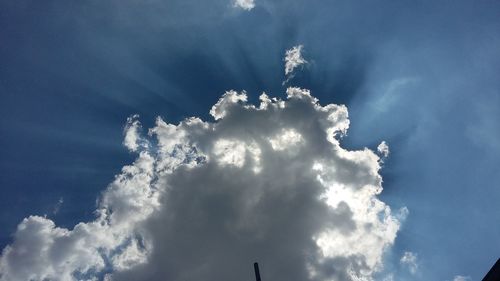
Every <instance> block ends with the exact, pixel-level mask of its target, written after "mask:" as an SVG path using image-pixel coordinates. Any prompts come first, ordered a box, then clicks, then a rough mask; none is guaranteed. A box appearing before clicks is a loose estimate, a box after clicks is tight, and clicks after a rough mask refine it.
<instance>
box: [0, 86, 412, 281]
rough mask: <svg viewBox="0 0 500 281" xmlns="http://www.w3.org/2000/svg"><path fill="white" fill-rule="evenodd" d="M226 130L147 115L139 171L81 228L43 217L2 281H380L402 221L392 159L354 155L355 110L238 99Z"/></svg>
mask: <svg viewBox="0 0 500 281" xmlns="http://www.w3.org/2000/svg"><path fill="white" fill-rule="evenodd" d="M210 113H211V115H212V116H213V117H214V119H215V121H213V122H208V121H207V122H206V121H202V120H201V119H199V118H188V119H186V120H184V121H182V122H180V123H179V124H177V125H174V124H169V123H167V122H165V121H164V120H162V119H161V118H158V119H157V121H156V125H155V127H154V128H152V129H150V130H149V131H148V133H147V135H144V134H142V133H141V131H142V130H141V124H140V123H139V118H138V116H133V117H131V118H130V119H129V120H128V124H127V125H126V127H125V141H124V144H125V145H126V147H127V148H128V149H129V150H130V151H134V152H135V153H137V154H138V156H137V159H136V160H135V162H134V163H133V164H131V165H129V166H125V167H124V168H123V169H122V172H121V174H119V175H117V176H116V178H115V180H114V181H113V182H112V183H111V184H110V185H109V186H108V188H107V189H106V190H105V191H104V192H103V193H102V195H101V198H100V199H99V207H98V209H97V211H96V219H95V220H94V221H91V222H87V223H80V224H78V225H76V226H75V227H74V228H73V229H71V230H70V229H65V228H61V227H57V226H56V225H55V224H54V222H53V221H51V220H50V219H48V218H44V217H39V216H31V217H28V218H26V219H24V220H23V221H22V222H21V223H20V224H19V226H18V228H17V231H16V232H15V235H14V241H13V243H12V244H11V245H9V246H7V247H6V248H5V249H4V250H3V253H2V256H1V259H0V272H1V277H0V280H5V281H7V280H9V281H10V280H64V281H66V280H172V281H183V280H186V281H188V280H189V281H192V280H238V279H248V280H251V279H252V278H253V276H252V275H253V272H252V263H253V262H254V261H258V262H259V263H260V264H261V274H262V275H263V278H265V280H290V281H293V280H297V281H299V280H300V281H303V280H317V281H320V280H321V281H323V280H337V281H347V280H372V276H373V274H374V273H375V272H378V271H380V270H382V268H383V262H382V261H383V255H384V252H385V251H387V250H388V249H389V248H390V246H391V245H392V244H393V243H394V240H395V238H396V234H397V231H398V229H399V227H400V223H401V222H400V220H401V218H402V217H403V216H400V215H399V214H395V213H394V212H391V209H390V208H389V206H387V205H386V204H385V203H384V202H382V201H380V200H379V199H378V198H377V195H378V194H380V193H381V192H382V178H381V176H380V175H379V169H380V163H381V161H380V159H379V156H377V154H375V153H374V152H373V151H371V150H369V149H367V148H365V149H362V150H357V151H348V150H346V149H343V148H342V147H341V145H340V142H339V140H340V138H342V136H344V135H345V134H346V132H347V129H348V127H349V119H348V112H347V108H346V107H345V106H343V105H335V104H328V105H325V106H322V105H320V104H319V101H318V100H317V99H316V98H314V97H313V96H311V94H310V93H309V91H308V90H305V89H300V88H288V90H287V98H286V99H285V100H280V99H277V98H270V97H268V96H267V95H265V94H262V95H261V96H260V104H259V105H252V104H249V103H248V102H247V96H246V94H245V93H244V92H242V93H238V92H235V91H229V92H226V93H225V94H224V95H223V96H222V97H221V98H220V100H219V101H218V102H217V104H216V105H214V106H213V108H212V109H211V111H210Z"/></svg>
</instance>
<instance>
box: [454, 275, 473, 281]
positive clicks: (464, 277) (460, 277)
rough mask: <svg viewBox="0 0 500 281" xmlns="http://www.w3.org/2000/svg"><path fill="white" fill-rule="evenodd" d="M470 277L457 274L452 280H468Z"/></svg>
mask: <svg viewBox="0 0 500 281" xmlns="http://www.w3.org/2000/svg"><path fill="white" fill-rule="evenodd" d="M470 280H471V278H470V277H469V276H462V275H457V276H455V277H454V278H453V281H470Z"/></svg>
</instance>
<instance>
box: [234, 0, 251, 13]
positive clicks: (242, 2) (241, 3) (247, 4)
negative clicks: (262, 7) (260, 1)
mask: <svg viewBox="0 0 500 281" xmlns="http://www.w3.org/2000/svg"><path fill="white" fill-rule="evenodd" d="M233 6H234V7H237V8H241V9H243V10H247V11H250V10H251V9H253V8H255V1H254V0H234V2H233Z"/></svg>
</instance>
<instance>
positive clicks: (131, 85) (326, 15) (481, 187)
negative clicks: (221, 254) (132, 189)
mask: <svg viewBox="0 0 500 281" xmlns="http://www.w3.org/2000/svg"><path fill="white" fill-rule="evenodd" d="M254 4H255V7H253V8H252V9H250V10H246V9H242V8H240V7H236V6H234V4H233V3H232V2H231V1H230V0H217V1H210V3H208V2H206V1H193V0H183V1H177V0H166V1H159V0H152V1H144V2H135V1H129V0H125V1H57V0H54V1H45V2H40V1H11V2H7V1H2V2H1V3H0V95H1V102H0V114H1V118H0V154H1V155H2V157H1V158H0V168H1V170H0V171H1V172H0V188H1V194H2V196H1V199H0V202H1V203H0V225H1V227H0V246H1V247H2V248H4V247H5V246H7V245H8V244H11V243H12V242H13V237H12V235H13V234H14V232H15V231H16V226H17V225H18V224H19V223H20V222H21V221H22V219H23V218H25V217H28V216H29V215H40V216H43V215H46V216H47V218H50V219H51V220H53V221H54V222H55V223H56V225H58V226H60V227H66V228H69V229H72V228H73V226H74V225H75V224H77V223H78V222H86V221H90V220H92V219H93V218H94V217H95V214H94V211H95V210H96V205H97V203H96V200H97V198H98V197H99V196H100V195H101V194H102V192H103V191H104V190H105V189H106V187H107V186H108V185H109V184H110V183H111V182H112V181H113V180H114V178H115V175H117V174H119V173H120V170H121V169H122V167H123V166H124V165H128V164H130V163H132V162H133V161H134V159H136V157H137V155H136V154H134V153H130V152H129V151H127V148H125V147H123V145H122V142H123V128H124V124H125V122H126V120H127V118H128V117H129V116H131V115H133V114H139V115H140V121H141V123H142V126H143V127H144V128H145V130H147V128H152V127H154V126H155V119H156V117H157V116H161V117H162V118H163V119H164V120H168V122H170V123H174V124H176V123H178V122H179V121H181V120H183V119H184V118H186V117H190V116H198V117H200V118H202V119H203V120H213V118H212V117H211V116H210V115H209V111H210V108H211V107H212V105H214V104H215V103H216V102H217V101H218V100H219V98H220V96H221V95H222V94H223V93H224V92H225V91H227V90H231V89H234V90H236V91H241V90H245V91H246V92H247V95H248V100H249V102H251V103H257V102H258V97H259V95H260V94H261V93H262V92H263V91H265V92H266V93H267V94H269V95H270V96H276V97H280V98H282V99H285V96H286V94H285V91H286V88H287V87H288V86H298V87H301V88H305V89H310V90H311V93H312V95H314V96H315V97H317V98H318V99H319V101H320V103H321V104H323V105H326V104H330V103H335V104H345V105H346V106H347V108H348V110H349V119H350V128H349V131H348V133H347V136H345V137H344V138H342V139H341V144H342V147H344V148H347V149H350V150H354V149H362V148H363V147H368V148H370V149H372V150H375V149H376V147H377V145H378V144H379V143H380V142H381V141H383V140H385V141H386V142H387V143H388V144H389V147H390V151H391V152H390V155H389V157H388V158H387V159H386V160H384V163H383V168H382V170H381V171H380V173H381V175H382V177H383V181H384V183H383V187H384V191H383V192H382V193H381V194H380V195H379V196H378V197H379V198H380V200H381V201H383V202H385V203H386V204H387V205H388V206H391V208H392V209H393V210H397V209H399V208H402V207H407V208H408V210H409V215H408V217H407V219H406V220H405V221H404V222H403V223H402V224H401V228H400V230H399V232H398V234H397V238H396V239H395V241H394V245H392V246H391V248H390V250H388V251H387V253H386V254H385V255H384V264H385V268H386V270H385V271H384V273H381V274H382V275H380V276H385V275H384V274H385V272H392V274H393V275H394V278H395V280H443V281H444V280H450V281H451V280H453V278H454V277H455V276H458V275H461V276H468V277H470V278H471V280H479V279H480V278H482V277H483V276H484V274H485V273H486V272H487V271H488V269H489V268H490V266H491V265H492V264H493V263H494V262H495V261H496V259H497V258H498V255H499V254H498V253H499V252H500V240H499V239H498V238H499V237H500V209H499V208H498V206H497V205H498V202H500V189H499V188H500V186H499V184H498V182H499V177H500V176H499V175H500V168H499V167H500V160H499V159H500V125H499V121H500V80H499V79H498V77H500V69H499V67H498V66H499V65H500V53H499V52H500V51H499V50H500V36H499V30H500V5H499V4H498V2H496V1H479V2H478V1H475V2H473V1H441V2H436V1H397V2H396V1H394V2H391V1H382V2H371V3H367V2H363V1H310V0H309V1H305V0H304V1H301V0H297V1H266V0H260V1H259V0H255V3H254ZM299 44H301V45H303V46H304V49H303V54H302V55H303V56H304V58H305V59H306V60H307V61H308V63H307V64H305V65H304V66H303V67H301V69H299V70H298V71H296V74H295V77H294V78H292V79H291V80H290V81H289V83H288V84H287V85H282V82H283V80H285V79H286V78H285V76H284V61H283V57H284V54H285V51H286V50H287V49H290V48H291V47H293V46H296V45H299ZM60 201H61V203H58V202H60ZM407 251H408V252H412V253H414V254H416V263H417V264H418V269H417V270H416V273H414V274H412V273H411V272H410V270H409V269H408V267H407V266H405V265H404V264H402V263H401V262H400V259H401V257H402V256H403V254H404V253H405V252H407ZM250 265H251V264H250ZM375 278H382V277H378V276H375ZM380 280H382V279H380Z"/></svg>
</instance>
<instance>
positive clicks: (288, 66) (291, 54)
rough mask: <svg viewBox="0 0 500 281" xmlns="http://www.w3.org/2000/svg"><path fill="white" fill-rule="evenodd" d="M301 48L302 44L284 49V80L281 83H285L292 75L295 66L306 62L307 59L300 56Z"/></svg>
mask: <svg viewBox="0 0 500 281" xmlns="http://www.w3.org/2000/svg"><path fill="white" fill-rule="evenodd" d="M303 48H304V46H302V45H297V46H294V47H292V48H291V49H289V50H286V52H285V58H284V61H285V77H286V80H285V81H284V82H283V84H285V83H287V82H288V81H289V80H290V79H292V78H293V77H294V70H295V69H296V68H297V67H300V66H301V65H304V64H306V63H307V61H306V60H305V59H304V57H303V56H302V50H303Z"/></svg>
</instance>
